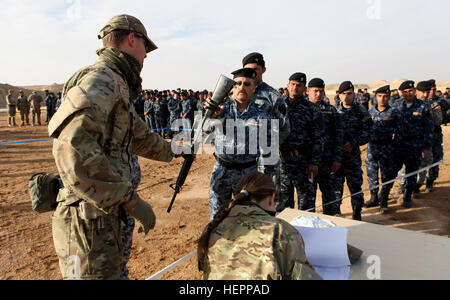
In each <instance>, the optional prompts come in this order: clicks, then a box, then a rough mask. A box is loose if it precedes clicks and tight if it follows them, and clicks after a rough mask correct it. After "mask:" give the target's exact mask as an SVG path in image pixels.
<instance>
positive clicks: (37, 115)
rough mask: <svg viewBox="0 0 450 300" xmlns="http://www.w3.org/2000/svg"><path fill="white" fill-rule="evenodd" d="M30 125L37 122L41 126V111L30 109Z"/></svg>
mask: <svg viewBox="0 0 450 300" xmlns="http://www.w3.org/2000/svg"><path fill="white" fill-rule="evenodd" d="M31 116H32V118H31V124H33V125H34V124H36V123H35V122H37V123H38V124H39V125H41V109H40V108H39V109H32V110H31Z"/></svg>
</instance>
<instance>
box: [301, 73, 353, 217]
mask: <svg viewBox="0 0 450 300" xmlns="http://www.w3.org/2000/svg"><path fill="white" fill-rule="evenodd" d="M324 96H325V82H324V81H323V80H322V79H320V78H314V79H312V80H311V81H310V82H309V84H308V97H309V100H310V101H311V102H312V103H314V104H316V105H317V106H318V107H319V109H320V111H321V112H322V117H323V125H324V135H323V139H324V150H323V155H322V161H321V163H320V166H319V174H318V175H317V178H316V180H315V181H314V184H315V190H316V193H317V185H319V188H320V190H321V192H322V204H323V213H324V214H325V215H330V216H333V215H336V214H337V213H338V208H337V206H338V204H337V202H336V200H337V199H336V193H335V191H334V188H335V186H336V177H335V174H336V173H337V171H339V169H340V168H341V166H342V146H343V144H342V143H343V139H344V131H343V129H342V120H341V116H340V114H339V113H338V112H337V110H336V108H335V107H334V106H332V105H331V104H329V103H326V102H325V101H324V100H323V97H324ZM316 193H315V195H316ZM314 202H315V201H314Z"/></svg>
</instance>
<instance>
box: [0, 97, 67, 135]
mask: <svg viewBox="0 0 450 300" xmlns="http://www.w3.org/2000/svg"><path fill="white" fill-rule="evenodd" d="M44 93H45V106H46V107H47V118H46V122H47V123H48V122H50V119H51V118H52V116H53V115H54V114H55V112H56V111H57V110H58V107H59V106H60V105H61V93H57V94H56V95H55V93H53V92H50V91H48V90H45V91H44ZM42 102H44V99H43V98H42V97H41V96H40V95H39V94H38V93H37V92H36V91H34V92H32V94H31V95H30V96H28V97H26V96H25V94H24V92H23V91H22V90H20V91H19V96H18V97H15V96H14V91H13V90H9V91H8V95H6V106H7V108H8V126H9V127H14V126H17V124H16V113H17V111H19V112H20V121H21V124H20V126H22V127H23V126H25V125H30V110H31V115H32V119H31V126H35V125H36V124H37V125H41V105H42Z"/></svg>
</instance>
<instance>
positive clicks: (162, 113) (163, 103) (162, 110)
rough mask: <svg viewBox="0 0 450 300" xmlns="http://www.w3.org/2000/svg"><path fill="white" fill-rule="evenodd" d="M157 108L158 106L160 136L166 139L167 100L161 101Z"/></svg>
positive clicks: (167, 120) (168, 114) (167, 121)
mask: <svg viewBox="0 0 450 300" xmlns="http://www.w3.org/2000/svg"><path fill="white" fill-rule="evenodd" d="M159 106H160V123H161V124H160V125H161V132H162V135H163V136H164V137H166V134H167V133H168V132H169V130H168V123H169V117H170V113H169V108H168V101H167V99H161V101H160V102H159Z"/></svg>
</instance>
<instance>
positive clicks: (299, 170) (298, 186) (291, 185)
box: [277, 158, 316, 212]
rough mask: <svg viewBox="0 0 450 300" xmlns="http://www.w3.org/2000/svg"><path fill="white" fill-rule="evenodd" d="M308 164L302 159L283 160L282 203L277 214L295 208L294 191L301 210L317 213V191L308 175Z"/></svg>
mask: <svg viewBox="0 0 450 300" xmlns="http://www.w3.org/2000/svg"><path fill="white" fill-rule="evenodd" d="M306 168H307V162H306V161H305V160H304V159H302V158H293V159H286V158H282V159H281V172H280V202H279V203H278V205H277V212H282V211H283V210H284V209H286V208H287V207H290V208H294V207H295V201H294V189H295V190H296V191H297V201H298V209H299V210H310V211H311V212H315V194H316V193H315V189H314V185H313V183H311V182H310V181H309V178H308V174H306Z"/></svg>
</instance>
